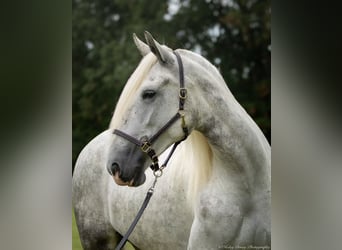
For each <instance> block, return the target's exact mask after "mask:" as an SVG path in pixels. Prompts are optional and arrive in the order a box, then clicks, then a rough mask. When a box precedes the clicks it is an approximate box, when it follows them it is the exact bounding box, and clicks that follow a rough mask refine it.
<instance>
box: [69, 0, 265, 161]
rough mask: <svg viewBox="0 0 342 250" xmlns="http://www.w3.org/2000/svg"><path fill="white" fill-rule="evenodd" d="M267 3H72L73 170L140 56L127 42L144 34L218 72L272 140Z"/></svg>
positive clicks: (103, 0) (105, 120) (242, 0)
mask: <svg viewBox="0 0 342 250" xmlns="http://www.w3.org/2000/svg"><path fill="white" fill-rule="evenodd" d="M270 15H271V9H270V1H268V0H267V1H245V0H229V1H215V0H214V1H204V0H203V1H191V0H188V1H160V0H150V1H148V4H146V2H145V1H138V0H130V1H123V0H122V1H108V0H101V1H90V0H82V1H77V0H74V1H73V32H72V66H73V71H72V73H73V87H72V88H73V90H72V94H73V118H72V119H73V138H72V139H73V165H74V163H75V160H76V157H77V156H78V154H79V152H80V150H81V149H82V148H83V147H84V146H85V145H86V144H87V143H88V142H89V141H90V140H91V139H92V138H93V137H95V136H96V135H97V134H99V133H100V132H102V131H103V130H105V129H107V127H108V125H109V121H110V119H111V117H112V113H113V110H114V108H115V104H116V101H117V99H118V97H119V94H120V92H121V90H122V88H123V86H124V84H125V83H126V81H127V79H128V78H129V76H130V75H131V74H132V73H133V71H134V69H135V68H136V67H137V65H138V63H139V61H140V59H141V57H140V54H139V52H138V50H137V49H136V48H135V45H134V43H133V40H132V34H133V33H136V34H137V35H138V36H139V37H140V38H141V39H142V40H144V39H143V38H144V36H143V31H144V30H148V31H149V32H151V33H152V35H153V36H154V37H155V38H156V39H157V40H158V41H159V42H160V43H165V44H166V45H168V46H169V47H170V48H173V49H176V48H185V49H188V50H193V51H196V52H198V53H200V54H202V55H203V56H204V57H206V58H207V59H208V60H209V61H210V62H212V63H213V64H214V65H215V66H217V67H218V68H219V69H220V71H221V73H222V75H223V77H224V79H225V80H226V82H227V84H228V86H229V88H230V90H231V91H232V93H233V95H234V96H235V97H236V99H237V100H238V101H239V102H240V103H241V104H242V106H243V107H244V108H245V109H246V110H247V112H248V113H249V114H250V115H251V116H252V118H253V119H254V120H255V121H256V123H257V124H258V125H259V127H260V128H261V129H262V131H263V132H264V134H265V135H266V137H267V139H268V140H269V141H270V137H271V125H270V119H271V108H270V101H271V99H270V96H271V95H270V88H271V86H270V83H271V37H270V35H271V34H270V28H271V27H270Z"/></svg>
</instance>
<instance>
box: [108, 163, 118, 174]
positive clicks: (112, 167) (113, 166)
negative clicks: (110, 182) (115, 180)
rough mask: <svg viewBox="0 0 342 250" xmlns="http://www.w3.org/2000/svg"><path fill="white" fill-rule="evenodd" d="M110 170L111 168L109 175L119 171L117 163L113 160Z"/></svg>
mask: <svg viewBox="0 0 342 250" xmlns="http://www.w3.org/2000/svg"><path fill="white" fill-rule="evenodd" d="M110 170H111V175H115V173H116V172H120V166H119V164H118V163H117V162H113V163H112V166H111V168H110Z"/></svg>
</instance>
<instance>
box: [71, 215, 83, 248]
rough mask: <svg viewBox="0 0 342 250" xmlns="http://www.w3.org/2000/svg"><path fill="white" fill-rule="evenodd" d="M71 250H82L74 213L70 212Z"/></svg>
mask: <svg viewBox="0 0 342 250" xmlns="http://www.w3.org/2000/svg"><path fill="white" fill-rule="evenodd" d="M72 250H83V248H82V245H81V241H80V236H79V234H78V230H77V226H76V221H75V215H74V211H72Z"/></svg>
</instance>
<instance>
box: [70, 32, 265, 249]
mask: <svg viewBox="0 0 342 250" xmlns="http://www.w3.org/2000/svg"><path fill="white" fill-rule="evenodd" d="M145 37H146V41H147V44H146V43H144V42H142V41H140V40H139V39H138V38H137V37H136V36H135V35H134V41H135V43H136V45H137V47H138V49H139V51H140V52H141V54H142V55H143V59H142V61H141V62H140V64H139V66H138V67H137V69H136V70H135V72H134V73H133V74H132V76H131V77H130V78H129V80H128V82H127V84H126V86H125V88H124V90H123V92H122V94H121V97H120V99H119V101H118V103H117V106H116V109H115V113H114V116H113V118H112V122H111V125H110V127H109V129H108V130H106V131H104V132H103V133H101V134H99V135H98V136H97V137H96V138H94V139H93V140H92V141H91V142H90V143H89V144H88V145H87V146H85V148H84V149H83V150H82V152H81V153H80V155H79V157H78V160H77V163H76V167H75V171H74V176H73V206H74V211H75V215H76V221H77V225H78V229H79V233H80V238H81V242H82V245H83V247H84V249H114V248H115V246H116V245H117V243H118V241H119V240H120V235H123V234H125V232H126V230H127V229H128V227H129V225H130V224H131V222H132V221H133V219H134V217H135V216H136V213H137V211H138V210H139V207H140V205H141V203H142V201H143V199H144V197H145V194H146V192H147V190H148V189H149V188H150V186H151V185H152V183H153V181H154V175H153V172H152V171H151V170H150V169H148V167H149V165H150V164H151V159H150V157H148V156H147V155H146V154H144V152H142V151H141V150H140V148H139V147H137V146H136V145H135V144H134V143H132V142H130V141H129V140H127V139H125V138H124V137H122V136H119V135H117V134H114V133H113V132H114V129H119V130H120V131H124V132H125V133H127V134H128V135H130V136H132V137H134V138H138V139H141V138H143V137H144V136H145V137H147V138H149V137H151V136H152V135H153V134H155V133H156V131H158V130H160V129H161V127H163V126H164V124H165V123H167V121H169V120H170V118H171V117H172V116H173V115H174V114H175V113H177V112H178V109H179V88H180V87H179V86H180V85H179V74H180V72H179V64H178V63H177V60H176V56H175V54H174V53H173V51H172V50H171V49H170V48H168V47H167V46H165V45H160V44H159V43H158V42H157V41H155V40H154V39H153V38H152V36H151V35H150V34H149V33H147V32H146V33H145ZM176 51H177V53H178V54H179V55H180V57H181V60H182V62H183V65H184V83H185V88H186V89H187V96H186V99H185V103H184V110H183V113H182V114H183V115H184V120H183V121H182V119H178V120H176V121H174V122H173V123H172V124H171V125H170V126H169V127H168V128H167V129H165V130H164V131H163V133H161V135H160V136H159V137H158V138H157V139H156V140H155V141H154V142H153V144H152V147H153V149H154V150H155V153H156V155H158V156H159V158H160V159H161V160H162V159H163V158H165V157H166V155H167V153H168V151H169V149H168V148H169V147H170V146H171V145H172V144H173V143H174V142H176V141H179V140H181V139H182V138H183V137H184V131H183V129H182V126H183V125H184V124H182V122H184V121H185V123H186V126H187V128H188V129H189V133H190V135H189V137H188V138H187V139H186V140H185V141H184V142H183V143H181V144H180V146H179V147H178V148H177V149H176V151H175V153H174V155H173V156H172V158H171V160H170V163H169V165H168V166H167V167H166V168H165V169H164V170H163V175H162V176H161V177H160V178H159V179H158V183H157V185H156V188H155V192H154V196H153V197H152V199H151V202H150V204H149V205H148V207H147V208H146V210H145V212H144V214H143V216H142V218H141V220H140V221H139V223H138V224H137V226H136V228H135V229H134V231H133V233H132V235H131V236H130V238H129V240H130V241H131V242H132V243H133V244H134V245H135V246H136V247H137V248H139V249H148V250H153V249H163V250H164V249H172V250H174V249H195V250H198V249H205V250H207V249H234V248H233V247H234V246H235V247H238V246H240V247H246V249H247V247H256V246H260V247H263V248H262V249H269V248H270V234H271V222H270V220H271V210H270V209H271V207H270V206H271V205H270V202H271V162H270V154H271V153H270V151H271V149H270V145H269V143H268V142H267V140H266V138H265V137H264V135H263V133H262V132H261V130H260V129H259V128H258V126H257V125H256V124H255V122H254V121H253V120H252V119H251V117H250V116H249V115H248V114H247V113H246V111H245V110H244V109H243V108H242V107H241V106H240V104H239V103H238V102H237V101H236V100H235V98H234V96H233V95H232V94H231V92H230V91H229V89H228V87H227V85H226V83H225V82H224V80H223V78H222V77H221V75H220V73H219V72H218V70H217V69H216V68H215V67H214V66H213V65H212V64H210V63H209V62H208V61H207V60H206V59H204V58H203V57H201V56H199V55H197V54H195V53H193V52H191V51H188V50H183V49H177V50H176ZM227 53H229V51H227ZM161 160H160V161H161Z"/></svg>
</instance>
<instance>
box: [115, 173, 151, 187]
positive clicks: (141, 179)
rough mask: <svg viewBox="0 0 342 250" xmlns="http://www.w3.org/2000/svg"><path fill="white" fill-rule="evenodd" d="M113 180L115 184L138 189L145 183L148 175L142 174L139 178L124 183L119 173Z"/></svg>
mask: <svg viewBox="0 0 342 250" xmlns="http://www.w3.org/2000/svg"><path fill="white" fill-rule="evenodd" d="M113 179H114V181H115V183H116V184H117V185H119V186H129V187H138V186H140V185H142V184H143V183H144V182H145V180H146V175H145V173H142V174H141V175H139V176H135V177H133V178H132V179H131V180H130V181H124V180H122V179H121V178H120V173H119V172H118V171H117V172H116V173H115V174H114V175H113Z"/></svg>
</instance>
